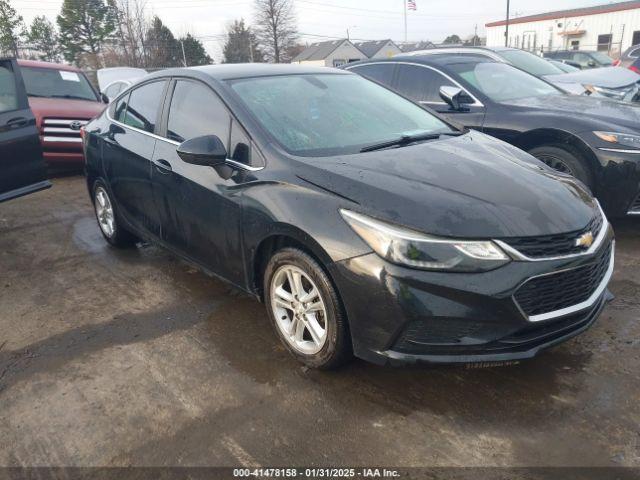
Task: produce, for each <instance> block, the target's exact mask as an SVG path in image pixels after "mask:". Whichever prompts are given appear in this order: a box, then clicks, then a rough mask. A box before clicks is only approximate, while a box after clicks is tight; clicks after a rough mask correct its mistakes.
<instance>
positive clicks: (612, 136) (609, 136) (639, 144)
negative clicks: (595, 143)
mask: <svg viewBox="0 0 640 480" xmlns="http://www.w3.org/2000/svg"><path fill="white" fill-rule="evenodd" d="M593 133H594V134H595V135H596V136H597V137H598V138H600V139H601V140H604V141H605V142H609V143H613V144H616V145H620V146H623V147H631V148H640V135H632V134H630V133H614V132H593Z"/></svg>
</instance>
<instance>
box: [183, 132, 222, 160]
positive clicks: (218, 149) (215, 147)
mask: <svg viewBox="0 0 640 480" xmlns="http://www.w3.org/2000/svg"><path fill="white" fill-rule="evenodd" d="M176 152H177V153H178V156H179V157H180V158H181V159H182V160H183V161H185V162H186V163H190V164H192V165H201V166H205V167H215V166H217V165H221V164H223V163H225V160H226V159H227V149H226V148H225V146H224V144H223V143H222V141H221V140H220V139H219V138H218V137H217V136H215V135H205V136H203V137H196V138H192V139H190V140H186V141H184V142H182V143H181V144H180V145H179V146H178V148H177V149H176Z"/></svg>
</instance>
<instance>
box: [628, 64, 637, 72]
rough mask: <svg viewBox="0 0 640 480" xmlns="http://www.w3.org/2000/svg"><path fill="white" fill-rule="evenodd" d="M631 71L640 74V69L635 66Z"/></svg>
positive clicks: (632, 66) (630, 68)
mask: <svg viewBox="0 0 640 480" xmlns="http://www.w3.org/2000/svg"><path fill="white" fill-rule="evenodd" d="M629 70H631V71H634V72H636V73H640V68H638V67H636V66H635V65H631V66H630V67H629Z"/></svg>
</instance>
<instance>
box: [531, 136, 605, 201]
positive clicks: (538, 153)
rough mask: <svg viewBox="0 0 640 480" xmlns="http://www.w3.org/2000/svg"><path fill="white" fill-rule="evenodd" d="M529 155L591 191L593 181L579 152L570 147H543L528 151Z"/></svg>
mask: <svg viewBox="0 0 640 480" xmlns="http://www.w3.org/2000/svg"><path fill="white" fill-rule="evenodd" d="M529 153H530V154H531V155H533V156H534V157H536V158H537V159H538V160H540V161H542V162H543V163H546V164H547V165H548V166H549V167H551V168H553V169H554V170H557V171H559V172H562V173H566V174H569V175H571V176H573V177H575V178H577V179H578V180H580V181H581V182H582V183H584V184H585V185H586V186H587V187H589V188H590V189H592V190H593V179H592V177H591V172H590V170H589V167H588V166H587V165H586V162H585V161H584V160H583V159H582V156H581V155H580V152H579V151H577V150H576V149H575V148H573V147H571V146H570V145H543V146H541V147H535V148H532V149H531V150H529Z"/></svg>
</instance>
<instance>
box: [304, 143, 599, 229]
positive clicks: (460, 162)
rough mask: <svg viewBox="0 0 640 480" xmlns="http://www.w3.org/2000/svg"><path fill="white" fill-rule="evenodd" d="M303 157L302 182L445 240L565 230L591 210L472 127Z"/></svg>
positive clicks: (565, 180) (581, 193) (590, 204)
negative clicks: (397, 144)
mask: <svg viewBox="0 0 640 480" xmlns="http://www.w3.org/2000/svg"><path fill="white" fill-rule="evenodd" d="M304 161H305V163H306V164H307V165H308V166H309V167H310V168H305V169H303V173H301V174H299V175H298V176H299V177H300V178H301V179H303V180H306V181H307V182H309V183H311V184H313V185H315V186H316V187H320V188H322V189H323V190H326V191H329V192H332V193H334V194H336V195H339V196H341V197H344V198H347V199H349V200H351V201H352V202H355V203H357V204H358V205H357V206H355V205H354V206H353V207H352V208H353V209H354V210H357V211H360V212H362V213H365V214H368V215H370V216H373V217H377V218H379V219H382V220H387V221H389V222H393V223H395V224H399V225H403V226H405V227H409V228H412V229H415V230H419V231H422V232H426V233H430V234H433V235H439V236H444V237H458V238H502V237H511V236H535V235H548V234H555V233H561V232H570V231H574V230H579V229H581V228H584V226H585V225H587V223H588V222H589V221H590V220H591V219H592V218H593V215H594V210H595V209H596V208H597V206H596V203H595V201H594V200H593V199H592V197H591V196H590V195H589V194H588V193H587V192H586V190H585V189H583V188H582V187H581V186H579V184H578V183H576V182H575V181H574V180H573V179H571V178H569V177H566V176H565V177H559V176H558V175H557V174H556V173H555V172H554V171H552V170H550V169H549V168H547V167H546V166H544V165H543V164H542V163H541V162H538V161H537V160H536V159H534V158H533V157H532V156H530V155H528V154H527V153H525V152H522V151H520V150H518V149H516V148H515V147H512V146H510V145H508V144H506V143H504V142H502V141H500V140H496V139H494V138H491V137H488V136H486V135H484V134H481V133H478V132H471V133H469V134H466V135H464V136H461V137H456V138H449V139H445V138H444V137H443V139H440V140H437V141H432V142H425V143H420V144H416V145H412V146H407V147H402V148H394V149H387V150H381V151H375V152H369V153H366V154H355V155H345V156H339V157H330V158H316V159H313V160H311V159H306V160H304Z"/></svg>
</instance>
